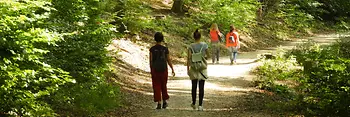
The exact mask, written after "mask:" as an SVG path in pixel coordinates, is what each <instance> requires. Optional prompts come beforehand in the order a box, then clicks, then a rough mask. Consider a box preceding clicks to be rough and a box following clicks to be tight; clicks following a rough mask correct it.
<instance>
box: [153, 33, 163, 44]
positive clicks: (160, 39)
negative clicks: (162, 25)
mask: <svg viewBox="0 0 350 117" xmlns="http://www.w3.org/2000/svg"><path fill="white" fill-rule="evenodd" d="M154 40H156V42H163V41H164V36H163V34H162V33H161V32H156V34H155V35H154Z"/></svg>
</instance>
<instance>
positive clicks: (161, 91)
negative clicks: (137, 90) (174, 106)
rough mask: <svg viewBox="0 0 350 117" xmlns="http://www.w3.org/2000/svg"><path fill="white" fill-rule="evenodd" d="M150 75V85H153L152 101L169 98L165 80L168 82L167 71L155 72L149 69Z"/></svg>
mask: <svg viewBox="0 0 350 117" xmlns="http://www.w3.org/2000/svg"><path fill="white" fill-rule="evenodd" d="M151 75H152V86H153V97H154V102H159V101H161V100H162V99H163V100H167V99H169V95H168V89H167V86H166V84H167V82H168V71H165V72H156V71H154V70H151Z"/></svg>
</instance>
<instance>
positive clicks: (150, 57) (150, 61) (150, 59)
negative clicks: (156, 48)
mask: <svg viewBox="0 0 350 117" xmlns="http://www.w3.org/2000/svg"><path fill="white" fill-rule="evenodd" d="M149 68H150V70H152V52H149Z"/></svg>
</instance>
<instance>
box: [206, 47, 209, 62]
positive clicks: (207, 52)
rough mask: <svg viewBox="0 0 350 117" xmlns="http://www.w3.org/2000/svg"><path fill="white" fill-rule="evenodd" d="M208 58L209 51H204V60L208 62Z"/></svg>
mask: <svg viewBox="0 0 350 117" xmlns="http://www.w3.org/2000/svg"><path fill="white" fill-rule="evenodd" d="M208 58H209V51H208V49H207V50H206V51H205V59H206V60H208Z"/></svg>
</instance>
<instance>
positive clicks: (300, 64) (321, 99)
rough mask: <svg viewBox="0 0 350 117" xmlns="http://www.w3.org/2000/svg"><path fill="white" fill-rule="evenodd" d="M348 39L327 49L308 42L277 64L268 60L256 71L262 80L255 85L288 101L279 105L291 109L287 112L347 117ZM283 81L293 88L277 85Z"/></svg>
mask: <svg viewBox="0 0 350 117" xmlns="http://www.w3.org/2000/svg"><path fill="white" fill-rule="evenodd" d="M349 39H350V38H349V37H344V38H342V39H340V40H339V41H338V42H337V43H335V44H332V45H327V46H320V45H318V44H316V43H313V42H309V43H306V44H303V45H300V46H298V47H297V48H295V49H293V50H291V51H289V52H284V55H283V56H278V57H276V59H274V60H265V61H264V62H263V65H261V66H259V67H258V68H257V69H256V71H255V73H256V74H257V75H258V76H259V79H257V81H256V82H258V85H259V86H260V88H262V89H266V90H269V91H272V92H275V93H276V94H277V95H278V96H282V97H286V98H285V99H286V100H285V101H282V102H283V103H280V104H282V105H283V104H287V105H290V106H289V107H286V108H285V109H284V110H289V111H291V112H297V114H298V113H299V114H303V115H305V116H348V115H349V114H350V113H349V112H350V103H349V101H347V100H348V97H349V96H350V82H349V80H348V78H349V75H350V57H349V52H350V51H349V50H350V46H349ZM281 81H288V82H292V85H288V84H287V83H285V82H284V83H281V84H278V82H281ZM272 105H273V104H272ZM270 107H271V108H275V107H278V106H276V105H274V106H270ZM282 110H283V109H282Z"/></svg>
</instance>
